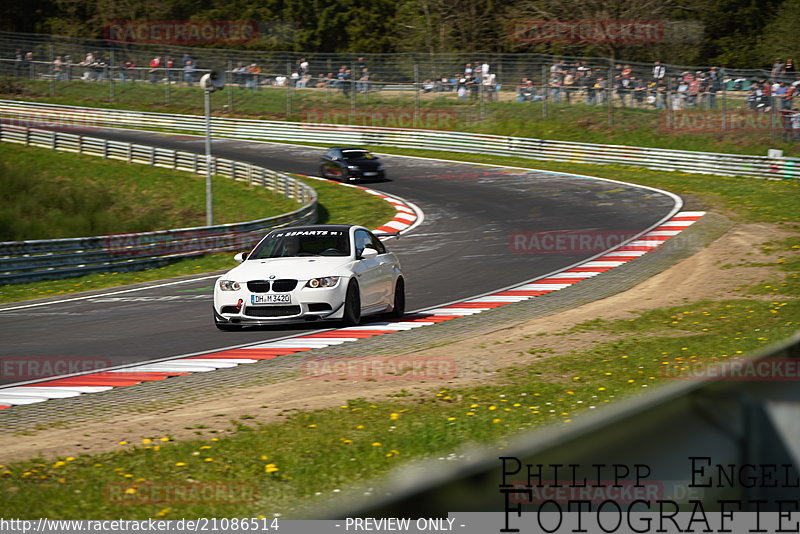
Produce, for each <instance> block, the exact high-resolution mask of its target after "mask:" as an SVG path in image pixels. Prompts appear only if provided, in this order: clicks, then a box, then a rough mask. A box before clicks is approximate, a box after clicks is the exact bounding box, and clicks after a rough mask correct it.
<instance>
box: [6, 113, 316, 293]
mask: <svg viewBox="0 0 800 534" xmlns="http://www.w3.org/2000/svg"><path fill="white" fill-rule="evenodd" d="M0 141H2V142H10V143H22V144H25V145H30V146H39V147H45V148H51V149H53V150H64V151H68V152H77V153H80V154H90V155H95V156H102V157H104V158H110V159H119V160H123V161H128V162H131V163H143V164H146V165H154V166H157V167H166V168H169V169H175V170H180V171H189V172H193V173H196V174H205V172H206V160H205V156H204V155H199V154H193V153H190V152H182V151H178V150H169V149H164V148H155V147H149V146H143V145H136V144H132V143H125V142H119V141H111V140H108V139H98V138H92V137H86V136H82V135H73V134H67V133H61V132H52V131H46V130H37V129H33V128H24V127H19V126H12V125H7V124H5V125H2V128H0ZM215 171H216V173H217V174H219V175H222V176H227V177H229V178H231V179H233V180H237V181H245V182H248V183H249V184H252V185H258V186H262V187H265V188H267V189H269V190H271V191H274V192H276V193H279V194H282V195H283V196H284V197H286V198H291V199H294V200H296V201H297V202H298V203H299V204H301V205H302V207H301V208H299V209H297V210H295V211H293V212H290V213H286V214H283V215H277V216H275V217H268V218H266V219H259V220H256V221H249V222H243V223H234V224H221V225H216V226H204V227H197V228H181V229H177V230H162V231H156V232H144V233H135V234H117V235H107V236H96V237H79V238H69V239H48V240H32V241H10V242H3V243H0V284H4V283H19V282H33V281H38V280H52V279H57V278H65V277H69V276H77V275H81V274H88V273H95V272H106V271H110V270H114V271H121V270H135V269H140V268H144V267H152V266H155V265H159V264H162V263H166V262H169V261H171V260H174V259H178V258H185V257H190V256H199V255H202V254H207V253H211V252H221V251H229V250H244V249H248V248H250V247H252V245H253V244H254V242H255V241H257V240H258V239H259V238H260V237H261V236H262V235H263V233H264V230H265V229H267V228H274V227H278V226H288V225H293V224H304V223H311V222H315V221H316V218H317V194H316V192H315V191H314V190H313V189H312V188H311V187H309V186H307V185H306V184H304V183H303V182H301V181H300V180H296V179H294V178H292V177H291V176H288V175H286V174H283V173H279V172H275V171H272V170H269V169H265V168H263V167H258V166H256V165H251V164H249V163H242V162H238V161H232V160H229V159H223V158H215Z"/></svg>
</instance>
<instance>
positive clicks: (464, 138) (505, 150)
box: [0, 100, 800, 178]
mask: <svg viewBox="0 0 800 534" xmlns="http://www.w3.org/2000/svg"><path fill="white" fill-rule="evenodd" d="M0 117H4V121H5V122H8V121H11V122H14V121H20V123H26V124H32V125H36V124H41V125H42V126H45V125H49V126H56V125H65V124H66V125H82V126H96V127H123V128H140V129H158V130H162V131H171V132H194V133H198V132H202V131H204V124H205V123H204V120H205V119H204V118H203V117H201V116H198V115H173V114H168V113H152V112H145V111H125V110H115V109H99V108H82V107H72V106H61V105H56V104H42V103H34V102H21V101H13V100H0ZM211 127H212V133H213V135H215V136H220V137H233V138H248V139H261V140H274V141H293V142H303V143H323V144H357V145H369V146H386V147H397V148H414V149H426V150H440V151H448V152H471V153H479V154H491V155H497V156H517V157H523V158H529V159H534V160H544V161H567V162H572V163H591V164H621V165H629V166H635V167H644V168H648V169H653V170H665V171H681V172H689V173H706V174H718V175H727V176H749V177H755V178H797V177H798V176H800V170H798V169H799V168H800V158H788V157H777V158H770V157H766V156H747V155H738V154H720V153H714V152H686V151H681V150H665V149H658V148H645V147H631V146H620V145H599V144H590V143H572V142H566V141H549V140H546V139H528V138H523V137H506V136H499V135H483V134H472V133H463V132H446V131H436V130H403V129H399V128H376V127H367V126H343V125H331V124H314V123H297V122H283V121H262V120H256V119H233V118H222V117H215V118H213V119H212V126H211Z"/></svg>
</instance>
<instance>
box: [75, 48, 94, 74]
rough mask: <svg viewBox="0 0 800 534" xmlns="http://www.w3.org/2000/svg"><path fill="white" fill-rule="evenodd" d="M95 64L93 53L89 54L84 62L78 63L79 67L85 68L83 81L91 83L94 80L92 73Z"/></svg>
mask: <svg viewBox="0 0 800 534" xmlns="http://www.w3.org/2000/svg"><path fill="white" fill-rule="evenodd" d="M94 63H95V59H94V54H93V53H92V52H88V53H87V54H86V57H84V58H83V61H81V62H80V63H78V65H80V66H81V67H83V76H82V77H81V79H83V80H86V81H91V80H92V79H93V78H94V73H93V72H92V65H94Z"/></svg>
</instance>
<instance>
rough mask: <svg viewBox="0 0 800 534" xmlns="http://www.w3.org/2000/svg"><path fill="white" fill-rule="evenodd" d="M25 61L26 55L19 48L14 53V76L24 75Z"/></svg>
mask: <svg viewBox="0 0 800 534" xmlns="http://www.w3.org/2000/svg"><path fill="white" fill-rule="evenodd" d="M24 61H25V54H24V53H23V52H22V50H21V49H19V48H17V50H16V51H15V52H14V76H20V75H21V74H22V64H23V62H24Z"/></svg>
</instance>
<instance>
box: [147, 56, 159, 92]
mask: <svg viewBox="0 0 800 534" xmlns="http://www.w3.org/2000/svg"><path fill="white" fill-rule="evenodd" d="M160 68H161V57H160V56H156V57H154V58H153V59H151V60H150V70H149V71H148V73H149V74H150V83H151V84H153V85H155V84H157V83H158V69H160Z"/></svg>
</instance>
